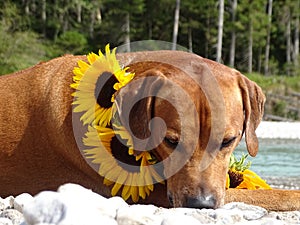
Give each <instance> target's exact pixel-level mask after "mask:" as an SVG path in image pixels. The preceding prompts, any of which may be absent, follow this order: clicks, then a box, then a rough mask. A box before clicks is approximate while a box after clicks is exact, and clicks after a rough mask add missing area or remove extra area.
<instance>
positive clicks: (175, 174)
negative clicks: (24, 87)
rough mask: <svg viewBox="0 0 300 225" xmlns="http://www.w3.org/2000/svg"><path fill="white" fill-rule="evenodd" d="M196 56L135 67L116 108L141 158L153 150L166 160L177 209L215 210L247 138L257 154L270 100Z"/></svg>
mask: <svg viewBox="0 0 300 225" xmlns="http://www.w3.org/2000/svg"><path fill="white" fill-rule="evenodd" d="M190 57H191V58H189V59H185V58H184V57H180V56H177V57H176V58H175V59H173V60H172V59H168V58H167V57H166V58H167V59H166V60H165V61H164V62H161V61H160V62H154V61H151V62H150V61H148V62H133V63H132V64H131V65H130V69H131V70H132V71H134V72H135V74H136V77H135V79H134V80H133V81H132V82H131V83H129V84H128V85H127V86H125V87H124V88H122V89H121V90H120V92H119V93H118V95H117V98H116V105H117V108H118V113H119V115H120V120H121V122H122V124H123V125H124V126H125V127H126V128H127V129H128V130H130V132H131V134H132V135H133V137H134V146H135V149H136V150H137V154H138V152H139V151H142V150H145V149H147V150H151V151H152V153H153V155H155V157H156V158H157V160H158V161H160V162H162V167H163V175H164V176H165V178H166V180H167V191H168V196H169V199H170V201H171V203H172V204H173V206H175V207H192V208H216V207H218V206H220V205H222V204H223V201H224V195H225V181H226V173H227V171H228V164H229V158H230V155H231V154H232V152H233V150H234V148H235V147H236V146H237V145H238V143H239V141H240V140H241V138H242V136H243V134H245V140H246V143H247V149H248V152H249V154H250V155H251V156H255V155H256V153H257V151H258V140H257V137H256V135H255V129H256V128H257V126H258V124H259V122H260V120H261V118H262V114H263V105H264V101H265V97H264V95H263V93H262V91H261V89H260V88H259V87H258V86H257V85H256V84H255V83H254V82H252V81H250V80H248V79H247V78H246V77H244V76H243V75H241V74H240V73H239V72H238V71H236V70H233V69H230V68H228V67H225V66H223V65H220V64H217V63H215V62H212V61H208V60H205V59H203V58H201V57H194V56H193V57H192V56H190ZM150 58H151V57H150ZM153 59H155V57H154V58H153ZM178 59H181V60H178ZM166 62H172V63H166ZM174 62H175V63H174Z"/></svg>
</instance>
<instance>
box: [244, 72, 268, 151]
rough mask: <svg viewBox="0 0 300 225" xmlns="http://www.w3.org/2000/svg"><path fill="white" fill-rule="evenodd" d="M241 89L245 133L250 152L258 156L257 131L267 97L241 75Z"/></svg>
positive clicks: (254, 84)
mask: <svg viewBox="0 0 300 225" xmlns="http://www.w3.org/2000/svg"><path fill="white" fill-rule="evenodd" d="M240 87H241V92H242V98H243V107H244V116H245V119H244V132H245V139H246V145H247V149H248V152H249V154H250V155H251V156H256V154H257V152H258V139H257V136H256V134H255V130H256V128H257V127H258V125H259V123H260V121H261V119H262V117H263V113H264V104H265V99H266V98H265V95H264V94H263V92H262V90H261V88H260V87H259V86H258V85H257V84H256V83H254V82H253V81H251V80H249V79H248V78H247V77H245V76H243V75H241V79H240Z"/></svg>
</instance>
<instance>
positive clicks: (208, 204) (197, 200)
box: [186, 195, 217, 209]
mask: <svg viewBox="0 0 300 225" xmlns="http://www.w3.org/2000/svg"><path fill="white" fill-rule="evenodd" d="M216 202H217V201H216V198H215V197H214V196H213V195H208V196H198V197H188V198H187V199H186V207H188V208H197V209H202V208H206V209H214V208H215V207H216Z"/></svg>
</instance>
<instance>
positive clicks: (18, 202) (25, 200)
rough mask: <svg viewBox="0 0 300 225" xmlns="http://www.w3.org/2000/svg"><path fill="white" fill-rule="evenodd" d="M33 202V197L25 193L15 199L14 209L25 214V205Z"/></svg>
mask: <svg viewBox="0 0 300 225" xmlns="http://www.w3.org/2000/svg"><path fill="white" fill-rule="evenodd" d="M31 201H33V197H32V196H31V195H30V194H28V193H23V194H20V195H18V196H17V197H15V199H14V203H13V205H14V209H16V210H18V211H19V212H20V213H22V212H23V207H24V205H25V204H29V203H30V202H31Z"/></svg>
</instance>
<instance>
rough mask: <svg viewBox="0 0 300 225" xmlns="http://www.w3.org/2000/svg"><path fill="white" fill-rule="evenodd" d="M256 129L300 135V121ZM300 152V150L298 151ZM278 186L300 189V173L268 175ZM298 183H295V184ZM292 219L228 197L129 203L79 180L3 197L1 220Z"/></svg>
mask: <svg viewBox="0 0 300 225" xmlns="http://www.w3.org/2000/svg"><path fill="white" fill-rule="evenodd" d="M257 135H258V137H259V138H263V139H273V140H274V139H288V140H289V141H293V140H297V141H299V140H300V122H298V123H288V122H286V123H282V122H281V123H277V122H262V123H261V124H260V125H259V127H258V129H257ZM299 154H300V153H299ZM267 180H268V181H269V182H270V184H271V185H272V187H274V188H283V189H285V188H287V189H298V187H299V186H300V179H298V178H289V179H284V180H285V183H283V181H282V179H278V177H269V178H268V179H267ZM291 187H294V188H291ZM94 224H95V225H96V224H105V225H182V224H188V225H200V224H206V225H211V224H217V225H222V224H224V225H225V224H236V225H243V224H245V225H252V224H253V225H258V224H263V225H288V224H300V211H291V212H268V211H267V210H266V209H264V208H261V207H257V206H253V205H246V204H244V203H237V202H235V203H230V204H226V205H225V206H223V207H221V208H219V209H216V210H213V209H201V210H200V209H188V208H173V209H166V208H160V207H156V206H154V205H128V204H127V203H126V202H125V201H124V200H123V199H122V198H120V197H113V198H109V199H107V198H104V197H102V196H100V195H98V194H96V193H93V192H92V191H90V190H88V189H85V188H83V187H81V186H79V185H75V184H65V185H63V186H61V187H60V188H59V189H58V190H57V192H52V191H44V192H41V193H39V194H38V195H36V196H31V195H30V194H27V193H23V194H21V195H19V196H14V197H13V196H10V197H7V198H5V199H2V198H1V197H0V225H94Z"/></svg>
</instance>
